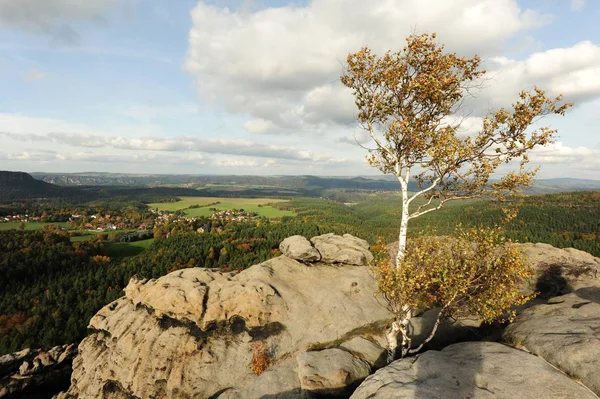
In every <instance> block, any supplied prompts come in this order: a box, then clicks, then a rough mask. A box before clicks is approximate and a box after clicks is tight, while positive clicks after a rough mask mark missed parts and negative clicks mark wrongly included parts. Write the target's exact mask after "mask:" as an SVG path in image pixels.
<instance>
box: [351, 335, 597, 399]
mask: <svg viewBox="0 0 600 399" xmlns="http://www.w3.org/2000/svg"><path fill="white" fill-rule="evenodd" d="M595 397H596V396H595V395H594V394H593V393H592V392H590V391H589V390H588V389H587V388H585V387H584V386H582V385H581V384H579V383H577V382H575V381H573V380H571V379H570V378H569V377H567V376H566V375H564V374H563V373H561V372H560V371H558V370H556V369H555V368H553V367H552V366H550V365H549V364H548V363H546V362H545V361H544V360H542V359H540V358H538V357H536V356H534V355H531V354H529V353H527V352H524V351H520V350H518V349H514V348H510V347H508V346H505V345H502V344H498V343H492V342H465V343H460V344H455V345H451V346H448V347H447V348H445V349H444V350H442V351H428V352H425V353H423V354H421V355H419V357H417V358H405V359H401V360H397V361H395V362H393V363H392V364H390V365H389V366H386V367H384V368H382V369H380V370H379V371H377V372H376V373H375V374H373V375H371V376H369V377H368V378H367V379H366V380H365V381H364V382H363V383H362V384H361V385H360V386H359V387H358V389H357V390H356V391H355V392H354V394H353V395H352V396H351V399H366V398H369V399H396V398H417V399H425V398H427V399H437V398H440V399H442V398H443V399H446V398H471V399H478V398H498V399H512V398H523V399H527V398H532V399H533V398H536V399H537V398H581V399H584V398H585V399H588V398H589V399H592V398H595Z"/></svg>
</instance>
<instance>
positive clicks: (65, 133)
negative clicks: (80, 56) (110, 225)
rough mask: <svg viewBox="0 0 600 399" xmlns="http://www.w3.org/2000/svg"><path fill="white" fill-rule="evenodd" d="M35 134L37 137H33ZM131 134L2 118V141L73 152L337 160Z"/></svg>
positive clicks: (259, 145) (274, 148)
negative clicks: (104, 150) (93, 150)
mask: <svg viewBox="0 0 600 399" xmlns="http://www.w3.org/2000/svg"><path fill="white" fill-rule="evenodd" d="M31 132H36V133H31ZM138 133H139V132H138V131H134V132H133V133H131V132H129V133H128V134H119V135H116V134H113V133H111V132H109V131H108V132H107V131H102V130H98V129H92V128H90V127H89V126H86V125H82V124H73V123H69V122H65V121H61V120H56V119H51V118H32V117H27V116H22V115H12V114H0V137H3V138H6V139H10V140H14V141H18V142H22V143H34V144H36V145H38V146H40V145H41V146H44V145H46V144H43V143H52V144H55V145H63V146H68V147H72V148H96V149H100V148H112V149H116V150H129V151H155V152H186V153H205V154H229V155H240V156H252V157H260V158H269V159H272V158H276V159H287V160H297V161H303V162H312V161H328V160H331V159H333V158H334V156H333V155H332V154H331V153H330V152H328V151H314V150H306V149H301V148H296V147H295V146H290V145H279V144H270V143H264V142H258V141H251V140H245V139H229V138H201V137H196V136H191V135H189V136H187V135H186V136H174V137H162V136H161V135H155V136H150V135H140V134H138Z"/></svg>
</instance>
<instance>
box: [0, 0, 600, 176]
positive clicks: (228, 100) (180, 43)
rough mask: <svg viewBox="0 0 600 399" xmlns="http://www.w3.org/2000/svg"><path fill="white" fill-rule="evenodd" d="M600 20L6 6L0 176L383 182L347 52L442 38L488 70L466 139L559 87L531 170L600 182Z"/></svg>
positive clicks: (597, 15) (590, 4)
mask: <svg viewBox="0 0 600 399" xmlns="http://www.w3.org/2000/svg"><path fill="white" fill-rule="evenodd" d="M599 20H600V1H599V0H544V1H539V0H453V1H440V0H378V1H376V2H375V1H372V0H314V1H294V2H288V1H279V0H277V1H276V0H255V1H252V0H239V1H233V0H230V1H226V0H214V1H197V0H170V1H167V0H0V93H1V95H0V169H1V170H20V171H26V172H48V173H51V172H91V171H95V172H117V173H153V174H154V173H165V174H171V173H176V174H247V175H281V174H312V175H327V176H342V175H377V174H380V172H379V171H378V170H377V169H374V168H372V167H370V166H368V164H367V162H366V161H365V155H366V151H365V150H364V149H363V148H361V147H359V146H358V145H357V144H356V141H357V140H358V141H359V142H365V141H364V140H365V133H364V132H363V131H361V129H360V128H359V127H358V126H357V124H356V122H355V115H356V110H355V105H354V100H353V98H352V95H351V93H350V91H349V90H348V89H347V88H345V87H344V86H343V85H342V84H341V83H340V81H339V77H340V75H341V73H342V72H343V65H344V62H345V59H346V56H347V55H348V53H351V52H355V51H358V50H359V49H360V48H361V47H363V46H369V47H370V48H371V49H373V51H374V52H375V53H376V54H382V53H384V52H385V51H387V50H394V51H397V50H400V49H401V48H402V47H403V46H404V44H405V38H406V37H407V36H408V35H409V34H411V33H413V32H423V33H425V32H436V33H437V39H438V41H439V42H440V43H443V44H444V45H445V48H446V50H447V51H451V52H457V53H458V54H459V55H464V56H467V57H472V56H474V55H475V54H478V55H480V56H481V57H482V59H483V64H484V65H483V66H484V68H485V69H486V70H487V71H488V73H487V75H486V80H485V83H484V85H483V88H482V89H481V90H480V91H479V92H478V93H477V96H476V99H475V101H474V102H473V105H472V109H470V110H469V112H468V114H469V118H468V119H467V122H468V123H467V125H468V126H467V127H468V129H469V130H471V129H472V130H473V131H476V130H477V126H479V124H480V123H481V118H482V117H483V116H484V115H485V113H486V112H489V110H491V109H496V108H498V107H509V106H510V105H511V104H512V103H513V102H514V101H515V100H516V99H517V95H518V93H519V92H520V91H521V90H523V89H526V90H529V89H531V88H532V87H533V85H537V86H539V87H541V88H542V89H544V90H546V91H547V92H548V94H551V95H556V94H559V93H562V94H564V96H565V99H566V100H568V101H573V102H575V104H576V105H575V106H574V107H573V108H572V109H570V110H569V111H568V113H567V115H566V116H564V117H558V116H552V117H547V118H545V119H543V120H542V121H541V122H540V123H541V125H539V126H550V127H552V128H555V129H558V138H557V141H556V142H555V143H554V144H551V145H550V146H548V147H545V148H542V149H539V150H536V151H534V152H533V153H532V156H531V161H532V165H539V166H541V170H540V172H539V174H538V176H539V177H540V178H552V177H577V178H589V179H600V111H599V110H600V27H599V26H600V25H598V24H597V21H599ZM539 126H537V127H539ZM500 172H502V170H501V171H500Z"/></svg>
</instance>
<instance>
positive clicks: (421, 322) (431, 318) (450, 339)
mask: <svg viewBox="0 0 600 399" xmlns="http://www.w3.org/2000/svg"><path fill="white" fill-rule="evenodd" d="M439 312H440V309H439V308H435V309H429V310H426V311H425V312H423V313H422V314H421V315H420V316H419V317H413V318H412V319H410V325H409V328H408V332H409V335H410V338H411V347H412V348H417V347H418V346H419V345H421V343H423V341H425V339H427V337H429V334H431V330H432V329H433V326H434V325H435V321H436V319H437V316H438V314H439ZM481 326H482V323H481V320H479V319H477V318H475V317H464V318H460V319H458V320H456V321H454V322H453V323H449V322H444V323H440V325H439V327H438V329H437V332H436V334H435V336H434V337H433V339H432V340H431V341H429V342H428V343H427V348H433V349H442V348H444V347H446V346H448V345H450V344H454V343H457V342H462V341H479V340H480V339H481V335H482V331H481Z"/></svg>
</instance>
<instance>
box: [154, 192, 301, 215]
mask: <svg viewBox="0 0 600 399" xmlns="http://www.w3.org/2000/svg"><path fill="white" fill-rule="evenodd" d="M217 202H218V204H217ZM279 202H289V200H282V199H274V198H219V197H181V201H177V202H158V203H153V204H148V206H149V207H150V209H158V210H160V211H171V212H174V211H178V210H184V212H185V214H186V215H188V216H190V217H195V216H210V215H212V214H213V213H214V211H213V210H211V208H216V209H218V210H220V211H221V210H231V209H243V210H245V211H248V212H256V213H258V214H259V215H260V216H264V217H267V218H276V217H282V216H295V215H296V214H295V213H294V212H293V211H289V210H281V209H277V208H273V207H272V206H270V205H268V204H274V203H279ZM194 205H198V206H199V208H192V209H189V208H190V206H194Z"/></svg>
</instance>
